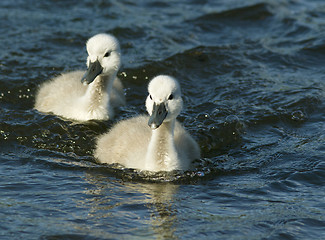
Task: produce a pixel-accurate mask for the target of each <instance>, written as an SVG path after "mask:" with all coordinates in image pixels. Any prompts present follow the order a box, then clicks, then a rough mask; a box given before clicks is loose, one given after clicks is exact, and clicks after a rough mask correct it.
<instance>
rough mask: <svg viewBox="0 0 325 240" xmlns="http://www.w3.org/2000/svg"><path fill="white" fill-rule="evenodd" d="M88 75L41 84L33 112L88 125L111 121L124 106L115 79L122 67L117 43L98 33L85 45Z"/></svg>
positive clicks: (66, 76)
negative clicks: (84, 122)
mask: <svg viewBox="0 0 325 240" xmlns="http://www.w3.org/2000/svg"><path fill="white" fill-rule="evenodd" d="M87 52H88V57H87V66H88V71H87V72H86V73H85V72H83V71H73V72H69V73H64V74H61V75H60V76H58V77H56V78H54V79H52V80H50V81H48V82H45V83H44V84H42V85H41V86H40V88H39V90H38V92H37V94H36V102H35V109H37V110H38V111H40V112H45V113H53V114H56V115H59V116H62V117H65V118H69V119H74V120H80V121H87V120H91V119H98V120H106V119H110V118H113V116H114V111H113V107H117V106H121V105H125V96H124V92H123V85H122V83H121V81H120V80H119V79H118V78H117V77H116V74H117V71H118V70H119V68H120V65H121V57H120V55H121V53H120V47H119V43H118V41H117V39H116V38H115V37H113V36H111V35H109V34H105V33H101V34H97V35H95V36H93V37H92V38H90V39H89V40H88V41H87Z"/></svg>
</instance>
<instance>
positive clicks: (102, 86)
mask: <svg viewBox="0 0 325 240" xmlns="http://www.w3.org/2000/svg"><path fill="white" fill-rule="evenodd" d="M115 78H116V73H114V74H112V75H102V74H101V75H98V76H97V77H96V78H95V80H94V81H93V82H92V83H90V84H89V85H88V88H87V91H86V94H85V99H86V101H87V103H88V104H87V105H88V109H89V112H91V111H92V110H94V109H98V108H101V107H102V108H106V109H107V108H108V110H109V111H111V109H110V106H109V94H110V93H111V90H112V88H113V83H114V80H115Z"/></svg>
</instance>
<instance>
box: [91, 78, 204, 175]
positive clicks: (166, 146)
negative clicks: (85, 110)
mask: <svg viewBox="0 0 325 240" xmlns="http://www.w3.org/2000/svg"><path fill="white" fill-rule="evenodd" d="M148 90H149V96H148V97H147V100H146V107H147V111H148V113H149V115H150V116H149V117H148V116H144V115H140V116H138V117H134V118H131V119H127V120H124V121H121V122H119V123H118V124H117V125H115V126H114V127H113V128H112V129H111V131H110V132H108V133H106V134H104V135H102V136H100V137H99V139H98V140H97V146H96V149H95V154H94V155H95V157H96V158H97V159H98V161H99V162H100V163H119V164H122V165H124V166H125V167H127V168H135V169H140V170H149V171H171V170H187V169H189V167H190V165H191V162H192V161H193V160H194V159H199V158H200V149H199V146H198V144H197V143H196V142H195V140H194V139H193V138H192V137H191V136H190V135H189V134H188V133H187V132H186V130H185V129H184V128H183V127H182V126H181V124H180V123H179V122H178V121H177V120H176V117H177V116H178V114H179V113H180V112H181V110H182V105H183V101H182V98H181V90H180V86H179V84H178V82H177V81H176V80H175V79H174V78H172V77H170V76H157V77H155V78H154V79H152V81H151V82H150V83H149V86H148ZM148 125H149V126H150V128H151V129H150V128H149V126H148Z"/></svg>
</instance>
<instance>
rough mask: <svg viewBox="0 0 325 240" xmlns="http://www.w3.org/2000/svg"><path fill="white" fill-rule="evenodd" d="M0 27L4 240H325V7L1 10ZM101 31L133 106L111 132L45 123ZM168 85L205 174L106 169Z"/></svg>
mask: <svg viewBox="0 0 325 240" xmlns="http://www.w3.org/2000/svg"><path fill="white" fill-rule="evenodd" d="M0 25H1V27H0V36H1V38H0V48H1V51H0V219H1V222H0V238H1V239H46V240H49V239H51V240H52V239H199V238H201V239H313V240H314V239H325V217H324V216H325V214H324V213H325V186H324V185H325V146H324V142H325V125H324V122H325V84H324V76H325V2H324V1H321V0H319V1H317V0H274V1H273V0H272V1H271V0H259V1H258V0H256V1H255V0H251V1H240V0H217V1H215V0H181V1H145V0H140V1H129V0H122V1H117V0H116V1H103V0H89V1H88V0H86V1H77V0H75V1H73V0H70V1H54V0H52V1H50V0H47V1H36V0H35V1H34V0H29V1H23V0H17V1H11V0H2V1H1V2H0ZM99 32H107V33H111V34H114V35H115V36H116V37H117V38H118V39H119V41H120V43H121V48H122V54H123V59H122V60H123V67H122V69H121V70H120V73H119V77H120V78H121V79H122V81H123V83H124V86H125V88H126V99H127V102H128V105H127V106H126V107H125V108H122V109H120V111H118V112H117V118H116V119H115V120H114V121H107V122H101V121H90V122H86V123H76V122H71V121H68V120H66V119H62V118H59V117H56V116H52V115H43V114H40V113H39V112H37V111H35V110H33V105H34V100H35V92H36V89H37V87H38V85H39V84H40V83H43V82H44V81H46V80H47V79H49V78H51V77H53V76H56V75H57V74H59V73H60V72H66V71H70V70H76V69H85V68H86V65H85V63H86V56H87V55H86V49H85V42H86V40H87V39H88V38H89V37H91V36H92V35H94V34H97V33H99ZM158 74H170V75H173V76H175V77H176V78H177V79H178V80H179V81H180V83H181V86H182V91H183V95H184V102H185V109H184V111H183V113H182V114H181V116H180V117H179V120H180V121H181V122H182V123H183V124H184V125H185V127H186V128H187V129H188V130H189V131H190V133H191V134H192V135H193V137H194V138H195V139H196V140H197V141H198V142H199V144H200V147H201V150H202V159H200V160H199V161H197V162H196V163H195V166H196V169H195V170H194V171H189V172H185V173H183V172H174V173H169V174H166V173H159V174H156V175H154V176H146V175H145V174H142V173H139V172H137V171H134V170H130V169H128V170H117V169H112V168H109V167H108V166H105V165H99V164H96V162H95V159H93V157H92V151H93V149H94V141H95V138H96V137H97V136H98V135H99V134H101V133H103V132H106V131H107V130H108V129H110V127H111V126H112V124H114V122H115V121H117V120H121V119H125V118H128V117H131V116H134V115H135V114H138V113H144V112H145V109H144V100H145V97H146V94H147V93H146V92H147V90H146V86H147V83H148V80H149V79H151V78H152V77H153V76H156V75H158Z"/></svg>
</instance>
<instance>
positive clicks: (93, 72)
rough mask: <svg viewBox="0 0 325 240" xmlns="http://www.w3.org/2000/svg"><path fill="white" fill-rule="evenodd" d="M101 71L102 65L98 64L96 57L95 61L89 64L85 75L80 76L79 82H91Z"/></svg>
mask: <svg viewBox="0 0 325 240" xmlns="http://www.w3.org/2000/svg"><path fill="white" fill-rule="evenodd" d="M102 72H103V67H102V65H100V63H99V61H98V59H97V60H96V61H95V62H91V63H90V64H89V68H88V70H87V72H86V73H85V75H84V76H83V77H82V79H81V82H82V83H84V82H87V84H90V83H92V82H93V81H94V80H95V78H96V77H97V76H98V75H99V74H101V73H102Z"/></svg>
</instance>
